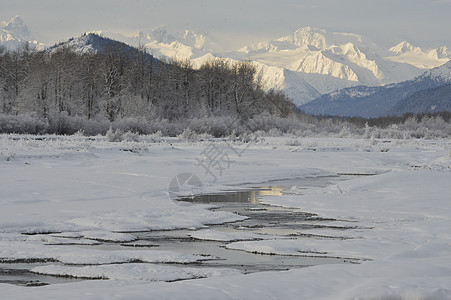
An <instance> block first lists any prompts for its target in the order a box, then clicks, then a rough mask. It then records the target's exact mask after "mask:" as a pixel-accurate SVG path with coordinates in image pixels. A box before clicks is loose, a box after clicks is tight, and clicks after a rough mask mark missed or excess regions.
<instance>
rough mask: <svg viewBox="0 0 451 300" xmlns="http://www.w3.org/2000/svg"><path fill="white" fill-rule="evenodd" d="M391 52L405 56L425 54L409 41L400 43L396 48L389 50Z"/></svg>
mask: <svg viewBox="0 0 451 300" xmlns="http://www.w3.org/2000/svg"><path fill="white" fill-rule="evenodd" d="M388 50H389V51H391V52H394V53H396V54H405V53H412V52H413V53H417V54H423V51H422V50H421V48H420V47H415V46H413V45H412V44H410V43H409V42H407V41H403V42H401V43H399V44H398V45H396V46H393V47H391V48H390V49H388Z"/></svg>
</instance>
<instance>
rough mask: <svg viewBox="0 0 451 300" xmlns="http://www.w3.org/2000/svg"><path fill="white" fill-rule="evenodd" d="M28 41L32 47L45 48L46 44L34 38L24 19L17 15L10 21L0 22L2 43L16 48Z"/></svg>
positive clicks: (10, 47)
mask: <svg viewBox="0 0 451 300" xmlns="http://www.w3.org/2000/svg"><path fill="white" fill-rule="evenodd" d="M25 42H28V43H29V45H30V46H31V47H32V48H35V49H37V50H43V49H44V48H45V46H44V44H42V43H39V42H38V41H36V39H35V38H34V36H33V34H32V33H31V31H30V30H29V29H28V27H27V25H25V23H24V21H23V20H22V19H21V18H20V17H19V16H15V17H14V18H12V19H11V20H9V21H8V22H1V23H0V45H2V46H5V47H6V48H7V49H16V48H17V47H19V46H20V45H22V44H23V43H25Z"/></svg>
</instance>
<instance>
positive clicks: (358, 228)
mask: <svg viewBox="0 0 451 300" xmlns="http://www.w3.org/2000/svg"><path fill="white" fill-rule="evenodd" d="M141 140H142V141H140V142H120V143H110V142H108V141H106V139H105V138H102V137H94V138H85V137H81V136H72V137H56V136H48V137H44V139H43V137H38V138H37V137H35V136H28V137H27V136H14V135H2V136H0V182H1V187H0V205H1V210H0V258H1V259H2V260H3V261H14V260H16V261H19V260H24V259H41V260H47V261H49V260H51V261H55V264H52V265H45V266H40V267H36V268H34V269H33V271H34V272H37V273H45V274H61V275H68V276H78V277H96V278H108V279H109V280H95V281H82V282H74V283H65V284H54V285H50V286H44V287H34V288H29V287H21V286H15V285H9V284H0V291H1V295H2V296H1V298H4V299H22V298H23V299H43V298H50V299H59V298H65V299H75V298H77V299H78V298H80V297H81V298H84V299H102V298H105V299H111V298H118V299H148V298H169V299H173V298H181V299H191V298H192V299H196V298H197V299H244V298H246V299H257V298H259V299H268V298H273V299H391V298H399V299H451V263H450V262H451V232H450V228H451V201H450V200H451V197H450V194H451V186H450V183H451V141H449V140H434V141H427V140H385V141H382V140H361V139H338V138H337V139H333V138H306V139H301V138H293V137H273V138H270V137H266V138H261V139H259V140H258V141H256V142H254V143H251V144H242V143H232V144H231V143H229V142H227V141H223V140H214V141H213V142H210V141H208V140H206V141H200V142H196V143H188V142H181V141H179V140H177V139H174V138H157V139H156V138H150V137H149V138H146V137H142V138H141ZM182 173H192V174H194V175H196V176H197V177H199V179H200V181H201V182H202V183H203V192H204V193H207V192H215V191H219V190H223V189H230V188H231V187H230V186H229V185H236V184H242V183H258V182H264V181H267V180H273V179H286V178H294V177H315V176H327V175H334V174H378V175H375V176H361V177H356V178H355V179H351V180H348V181H345V182H340V183H338V184H335V185H333V186H329V187H325V188H311V189H307V190H305V189H297V188H296V187H293V188H292V189H291V190H290V191H289V193H288V194H286V195H284V196H264V197H263V198H262V201H264V202H266V203H269V204H272V205H283V206H288V207H294V208H295V207H298V208H301V210H302V211H306V212H311V213H316V214H318V215H319V216H320V217H327V218H334V219H337V221H334V222H332V223H330V224H329V225H333V226H329V227H327V228H316V229H308V230H305V233H306V234H314V235H317V237H316V238H315V237H310V238H305V239H297V240H290V239H272V238H271V237H265V238H264V239H258V240H255V239H256V238H257V237H256V236H255V235H253V234H246V233H243V235H242V236H241V237H234V236H229V235H228V234H226V233H224V232H220V231H215V230H211V229H208V225H209V224H218V223H223V222H232V221H235V220H241V219H243V218H244V217H243V216H238V215H234V214H232V213H229V212H226V211H211V210H208V207H209V206H207V205H180V204H179V203H176V202H174V201H172V200H171V199H170V197H169V190H168V186H169V183H170V182H171V180H172V179H173V178H174V177H176V176H177V175H179V174H182ZM177 178H182V177H177ZM334 226H336V227H337V228H340V227H348V229H346V230H339V229H334ZM176 228H190V229H191V230H193V234H192V236H193V237H197V238H200V239H207V240H222V241H230V242H229V244H228V245H227V247H228V248H231V249H232V248H233V249H240V250H244V251H250V252H262V253H279V254H286V255H308V256H330V257H343V258H356V259H360V260H361V261H362V262H361V263H360V264H326V265H320V266H314V267H309V268H301V269H294V270H290V271H283V272H260V273H254V274H247V275H245V274H241V273H240V272H239V271H235V270H231V269H213V268H191V267H189V266H186V267H185V266H183V267H177V266H168V265H161V264H155V263H161V262H167V263H185V264H186V263H191V262H196V261H202V260H206V259H211V258H210V257H199V256H196V255H189V254H183V253H177V252H170V251H163V250H158V248H156V249H153V248H139V249H137V250H135V249H130V250H128V249H127V250H117V249H103V248H101V247H96V246H95V244H98V243H101V242H105V241H110V242H115V243H120V242H130V241H134V240H135V239H136V236H135V235H134V234H133V232H136V231H146V230H162V229H164V230H170V229H176ZM196 229H201V230H199V231H196ZM24 233H26V234H24ZM49 233H52V234H49ZM325 236H340V237H344V239H328V238H324V237H325ZM80 265H84V266H80ZM200 277H206V278H204V279H195V280H184V281H177V282H165V281H174V280H178V279H189V278H200Z"/></svg>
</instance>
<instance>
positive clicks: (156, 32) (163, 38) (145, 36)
mask: <svg viewBox="0 0 451 300" xmlns="http://www.w3.org/2000/svg"><path fill="white" fill-rule="evenodd" d="M134 38H136V39H140V40H143V41H145V42H147V43H149V42H150V41H152V42H157V43H165V44H170V43H172V42H174V41H176V40H177V38H176V37H175V36H173V35H171V34H169V33H168V29H167V27H166V26H165V25H162V26H159V27H157V28H154V29H151V30H143V31H139V32H138V33H136V34H135V35H134Z"/></svg>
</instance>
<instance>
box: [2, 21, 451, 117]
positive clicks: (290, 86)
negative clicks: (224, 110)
mask: <svg viewBox="0 0 451 300" xmlns="http://www.w3.org/2000/svg"><path fill="white" fill-rule="evenodd" d="M0 28H1V32H0V36H1V39H0V44H3V45H6V46H7V48H14V46H15V47H17V45H19V44H20V43H23V42H24V41H31V42H30V45H36V46H35V47H36V48H38V49H40V48H43V45H42V44H40V43H38V42H36V41H35V40H33V36H32V34H31V33H30V31H29V30H28V28H27V27H26V25H25V24H24V22H23V21H22V20H21V19H20V18H19V17H15V18H13V19H12V20H10V21H9V22H2V23H1V26H0ZM92 33H96V34H98V35H101V36H103V37H109V38H111V39H114V40H118V41H122V42H125V43H127V44H129V45H131V46H138V45H143V46H144V47H146V48H147V50H148V52H149V53H151V54H152V55H154V56H155V57H160V58H169V59H172V58H175V59H190V60H191V61H192V63H193V65H194V66H195V67H199V66H200V65H201V64H202V63H203V62H205V61H207V60H209V59H213V58H223V59H227V60H229V61H236V60H249V61H252V62H254V65H255V67H256V69H257V72H258V74H259V75H260V77H261V80H262V84H263V87H264V88H265V89H277V90H283V91H285V93H286V94H287V95H288V96H289V97H290V98H291V99H293V102H294V103H295V104H296V105H297V106H299V107H301V108H302V109H304V110H305V111H306V112H312V113H326V114H329V113H330V114H342V115H343V114H344V115H346V114H349V115H355V114H356V111H358V109H362V110H363V111H366V110H368V109H367V108H364V107H366V106H368V105H370V104H369V103H370V102H371V101H370V100H365V101H367V102H365V101H364V99H363V98H364V97H361V95H365V94H368V93H370V94H371V95H376V94H378V93H381V96H380V97H379V98H378V99H380V101H379V102H378V103H376V104H374V105H376V106H377V107H379V108H376V109H374V110H372V112H363V111H362V113H361V115H362V116H363V115H365V116H375V115H377V114H381V113H385V112H386V111H388V110H389V108H390V107H393V106H390V105H388V104H387V101H389V100H387V99H386V98H385V96H383V95H384V94H385V93H388V92H387V91H392V90H396V88H395V87H397V86H399V85H407V86H414V85H417V86H416V87H411V89H409V91H411V92H409V93H408V94H409V96H410V95H412V93H415V92H417V91H420V90H422V89H427V88H436V87H438V85H434V84H430V85H428V84H426V83H425V82H426V81H427V80H424V81H422V80H419V81H417V83H415V82H416V81H415V80H418V78H423V77H421V76H423V75H422V74H423V73H424V72H425V71H427V70H429V69H431V68H435V67H439V66H441V65H443V64H445V63H447V62H448V61H449V60H450V57H451V55H450V53H449V51H448V49H447V48H446V47H439V48H436V49H422V48H420V47H416V46H414V45H412V44H410V43H408V42H406V41H403V42H401V43H399V44H397V45H395V46H393V47H391V48H389V49H386V48H384V47H381V46H379V45H377V44H376V43H374V42H372V41H371V40H369V39H368V38H366V37H364V36H361V35H357V34H353V33H337V32H328V31H326V30H323V29H318V28H312V27H304V28H300V29H298V30H296V31H295V32H293V33H292V34H289V35H287V36H284V37H280V38H277V39H274V40H270V41H265V42H261V43H257V44H254V45H248V46H245V47H243V48H241V49H237V50H235V51H223V50H222V49H221V48H220V47H219V46H218V44H219V43H218V42H217V41H216V40H215V39H214V38H212V37H211V36H210V35H209V34H208V33H205V32H197V31H192V30H185V31H183V32H181V33H172V32H169V31H168V30H167V29H166V28H165V27H164V26H161V27H158V28H155V29H152V30H144V31H139V32H137V33H136V34H134V35H131V36H125V35H123V34H120V33H114V32H104V31H93V32H92ZM85 36H86V35H85ZM82 37H83V36H82ZM82 37H80V38H78V39H81V38H82ZM71 43H72V44H77V43H78V44H79V45H83V43H84V42H77V39H72V40H71ZM83 47H89V46H87V45H86V44H85V46H83ZM414 78H416V79H414ZM404 81H405V82H406V83H404ZM419 82H421V84H423V83H424V85H421V87H420V84H419ZM361 86H363V87H361ZM342 89H344V90H343V91H340V90H342ZM337 91H338V92H337ZM338 95H340V96H338ZM344 95H347V96H346V97H348V98H346V97H345V96H344ZM352 95H354V96H352ZM356 97H357V98H358V99H360V100H361V101H359V103H360V104H359V105H357V106H356V108H352V109H351V108H349V109H344V108H343V109H342V108H338V107H342V106H340V105H345V106H346V105H351V106H352V105H355V103H357V102H355V103H354V102H352V101H351V102H347V101H345V99H348V100H349V99H351V100H354V99H356ZM366 97H368V95H367V96H366ZM332 98H333V99H335V100H334V101H330V99H332ZM404 98H406V97H403V98H402V99H404ZM365 99H366V98H365ZM313 100H314V101H313ZM397 100H400V99H398V98H397ZM332 102H333V105H332V104H331V103H332ZM392 102H396V101H394V100H393V101H392ZM338 103H342V104H340V105H338ZM364 103H367V104H364ZM326 104H328V105H332V106H330V107H329V106H324V107H323V108H321V105H326ZM337 105H338V106H337ZM335 106H336V107H337V111H335V110H334V109H332V108H331V107H335ZM386 108H387V109H386Z"/></svg>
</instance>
